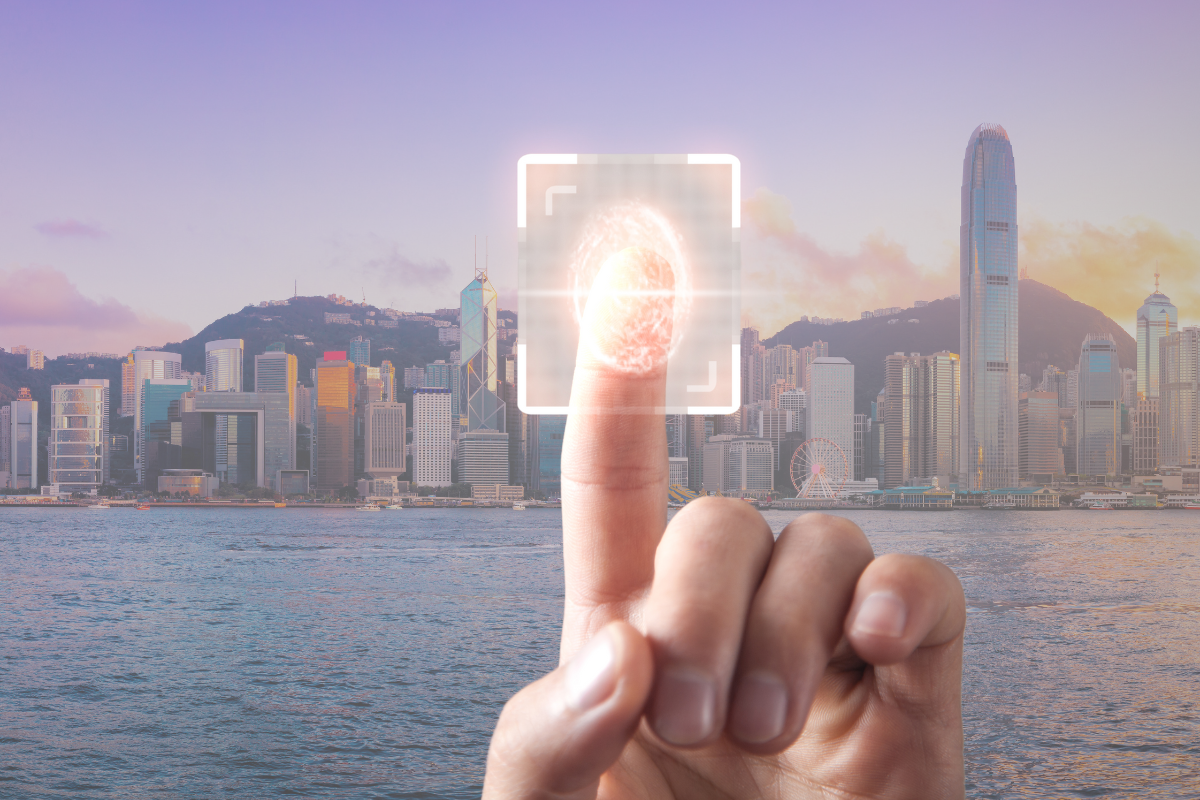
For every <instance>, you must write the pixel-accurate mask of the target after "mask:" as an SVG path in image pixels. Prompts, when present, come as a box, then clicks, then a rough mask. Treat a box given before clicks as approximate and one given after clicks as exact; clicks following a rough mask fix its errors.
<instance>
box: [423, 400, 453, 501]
mask: <svg viewBox="0 0 1200 800" xmlns="http://www.w3.org/2000/svg"><path fill="white" fill-rule="evenodd" d="M451 417H452V415H451V413H450V390H449V389H445V388H442V387H440V386H439V387H434V386H427V387H422V388H419V389H413V474H412V479H413V483H415V484H418V485H421V486H448V485H449V484H450V428H451ZM454 423H455V424H457V420H455V421H454Z"/></svg>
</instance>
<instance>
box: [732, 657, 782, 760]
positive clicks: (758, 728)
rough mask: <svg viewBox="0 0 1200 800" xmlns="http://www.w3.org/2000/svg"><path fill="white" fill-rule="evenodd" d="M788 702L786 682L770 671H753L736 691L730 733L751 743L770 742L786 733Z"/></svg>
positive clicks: (740, 683) (743, 679)
mask: <svg viewBox="0 0 1200 800" xmlns="http://www.w3.org/2000/svg"><path fill="white" fill-rule="evenodd" d="M787 705H788V693H787V687H786V686H784V684H783V681H781V680H780V679H779V678H777V677H776V676H775V675H772V674H771V673H769V672H751V673H750V674H748V675H746V676H745V677H743V678H742V680H741V681H740V682H739V683H738V687H737V689H736V690H735V691H734V694H733V706H732V707H731V708H730V711H729V732H730V733H732V734H733V735H734V736H735V737H736V738H738V739H741V740H742V741H743V742H748V743H750V744H761V743H763V742H769V741H771V740H772V739H774V738H775V737H777V736H778V735H779V734H781V733H783V725H784V722H785V721H786V720H787Z"/></svg>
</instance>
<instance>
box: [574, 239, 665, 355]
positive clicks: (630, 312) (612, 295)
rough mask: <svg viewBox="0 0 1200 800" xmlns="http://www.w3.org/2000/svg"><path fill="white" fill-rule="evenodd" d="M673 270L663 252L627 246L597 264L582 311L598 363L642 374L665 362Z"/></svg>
mask: <svg viewBox="0 0 1200 800" xmlns="http://www.w3.org/2000/svg"><path fill="white" fill-rule="evenodd" d="M674 299H675V275H674V273H673V272H672V270H671V265H670V264H669V263H668V262H667V260H666V259H665V258H663V257H662V256H660V255H659V254H658V253H655V252H653V251H651V250H646V249H644V248H641V247H627V248H625V249H624V250H621V251H620V252H618V253H615V254H614V255H612V256H611V257H610V258H609V259H608V260H607V261H605V262H604V264H603V265H602V266H601V268H600V270H599V273H598V274H597V275H596V279H595V281H593V282H592V290H591V293H590V297H589V299H588V304H587V307H586V309H585V310H584V316H583V340H584V342H585V343H586V346H587V348H588V351H589V352H590V353H591V355H592V357H593V358H595V359H596V360H597V361H600V362H601V363H603V364H605V365H607V366H609V367H612V368H615V369H618V370H621V371H622V372H628V373H633V374H639V375H644V374H647V373H650V372H652V371H654V370H656V369H661V368H663V367H665V366H666V363H667V355H668V353H669V351H670V347H671V339H672V336H671V331H672V317H673V316H674Z"/></svg>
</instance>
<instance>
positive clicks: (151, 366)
mask: <svg viewBox="0 0 1200 800" xmlns="http://www.w3.org/2000/svg"><path fill="white" fill-rule="evenodd" d="M182 364H183V356H181V355H179V353H164V352H162V351H160V350H134V351H133V380H134V405H133V431H134V439H133V469H134V472H135V474H136V476H137V482H138V483H141V484H143V485H144V482H145V477H146V475H145V470H144V468H143V464H142V458H143V452H142V451H143V447H144V444H145V441H144V440H143V439H142V434H143V432H144V430H145V425H143V423H142V403H143V400H144V396H143V395H144V392H145V387H146V381H148V380H164V379H166V380H178V379H179V378H180V375H181V373H182V371H183V369H182ZM150 488H153V485H151V487H150Z"/></svg>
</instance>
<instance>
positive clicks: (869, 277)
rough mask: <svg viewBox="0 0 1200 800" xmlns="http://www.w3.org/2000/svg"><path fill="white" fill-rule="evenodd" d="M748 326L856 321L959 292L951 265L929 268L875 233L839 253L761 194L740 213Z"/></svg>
mask: <svg viewBox="0 0 1200 800" xmlns="http://www.w3.org/2000/svg"><path fill="white" fill-rule="evenodd" d="M742 219H743V221H744V222H745V225H744V226H743V231H742V232H743V240H742V292H743V299H742V316H743V323H744V324H747V325H754V326H756V327H758V328H759V329H760V330H761V331H762V333H763V335H764V336H768V335H771V334H773V333H775V332H776V331H778V330H779V329H781V328H782V327H784V326H785V325H787V324H788V323H791V322H795V321H796V320H798V319H800V317H801V316H804V315H808V316H822V317H844V318H846V319H858V317H859V314H860V313H861V312H862V311H866V310H871V309H876V308H885V307H890V306H900V307H909V306H911V305H912V304H913V301H915V300H936V299H937V298H939V297H946V296H947V295H951V294H955V293H956V292H957V291H958V270H957V254H955V257H954V259H953V261H950V260H947V262H946V263H944V264H941V265H938V266H935V267H926V266H922V265H919V264H916V263H915V262H913V261H912V259H910V258H909V256H908V252H907V250H906V248H905V246H904V245H903V244H900V243H899V242H896V241H895V240H893V239H890V238H889V237H888V236H886V235H885V234H883V233H882V232H880V233H875V234H872V235H870V236H868V237H867V238H866V239H865V240H863V242H862V244H861V245H860V246H859V248H858V250H857V251H856V252H853V253H834V252H831V251H829V250H827V249H825V248H823V247H821V246H820V245H819V244H817V242H816V240H815V239H813V237H812V236H810V235H808V234H806V233H802V232H801V231H799V230H798V229H797V227H796V223H795V221H794V220H793V219H792V207H791V203H790V202H789V201H788V199H787V198H786V197H784V196H783V195H779V194H775V193H774V192H771V191H770V190H768V189H763V188H760V189H759V190H758V191H756V192H755V193H754V196H753V197H752V198H750V199H749V200H746V201H745V202H744V204H743V207H742Z"/></svg>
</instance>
